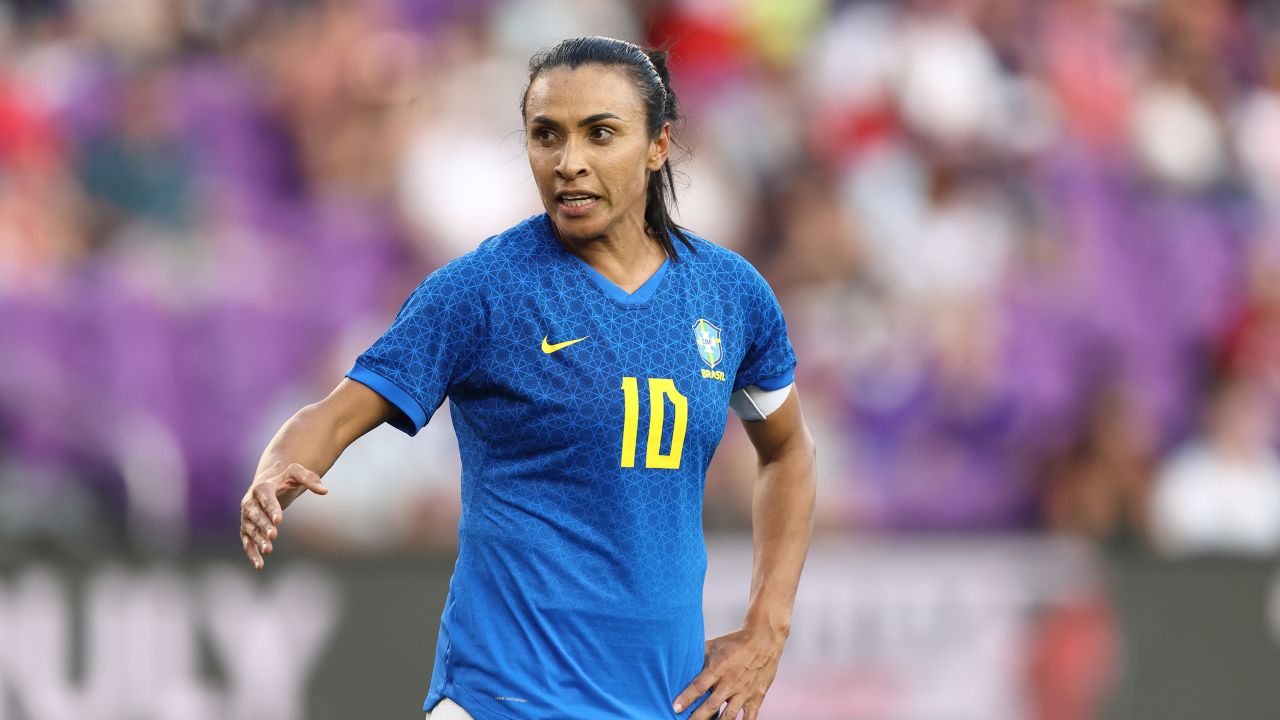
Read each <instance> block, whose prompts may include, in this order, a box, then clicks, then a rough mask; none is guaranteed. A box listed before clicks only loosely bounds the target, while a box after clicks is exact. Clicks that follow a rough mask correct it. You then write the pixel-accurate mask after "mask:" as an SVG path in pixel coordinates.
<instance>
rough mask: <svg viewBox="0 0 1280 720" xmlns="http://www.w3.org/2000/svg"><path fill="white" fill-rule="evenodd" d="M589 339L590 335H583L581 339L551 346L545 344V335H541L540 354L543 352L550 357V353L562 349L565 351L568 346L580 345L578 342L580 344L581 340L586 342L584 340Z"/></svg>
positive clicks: (547, 343)
mask: <svg viewBox="0 0 1280 720" xmlns="http://www.w3.org/2000/svg"><path fill="white" fill-rule="evenodd" d="M589 337H591V336H590V335H583V336H582V337H580V338H578V339H577V340H565V341H564V342H559V343H556V344H554V345H552V344H551V343H549V342H547V336H546V335H543V336H542V352H544V353H546V354H548V355H550V354H551V353H553V352H555V351H557V350H563V349H565V348H567V347H569V346H570V345H572V344H574V343H580V342H582V341H583V340H586V339H587V338H589Z"/></svg>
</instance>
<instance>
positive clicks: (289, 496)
mask: <svg viewBox="0 0 1280 720" xmlns="http://www.w3.org/2000/svg"><path fill="white" fill-rule="evenodd" d="M307 490H310V491H311V492H313V493H315V494H317V495H326V494H328V492H329V488H327V487H325V486H324V483H322V482H320V476H319V475H317V474H315V473H314V472H312V471H310V470H308V469H306V468H305V467H303V466H301V465H299V464H298V463H291V464H290V465H289V466H288V467H286V468H285V469H284V470H283V471H281V472H278V473H268V474H264V475H262V476H259V477H257V478H255V479H254V481H253V484H252V485H250V486H249V489H248V491H246V492H245V494H244V498H243V499H242V500H241V501H240V544H241V545H242V546H244V554H245V555H246V556H247V557H248V558H249V562H251V563H253V567H254V569H257V570H261V569H262V566H263V560H262V558H263V556H264V555H269V554H271V541H272V540H275V538H276V535H278V534H279V530H278V528H279V526H280V523H282V522H284V509H285V508H287V507H289V503H291V502H293V500H294V498H296V497H298V496H299V495H301V494H302V493H303V492H305V491H307Z"/></svg>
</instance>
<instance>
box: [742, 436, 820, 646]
mask: <svg viewBox="0 0 1280 720" xmlns="http://www.w3.org/2000/svg"><path fill="white" fill-rule="evenodd" d="M814 495H815V479H814V450H813V443H812V441H811V440H809V438H808V437H807V434H806V436H804V437H802V438H797V441H796V442H795V447H793V448H789V449H788V451H787V452H786V453H785V454H783V455H781V456H779V457H778V458H777V459H776V460H774V461H773V462H771V463H767V464H762V465H761V466H760V477H759V479H758V480H757V481H756V487H755V493H754V497H753V498H752V510H751V515H752V532H753V536H754V544H755V562H754V568H753V571H752V576H751V595H750V600H749V602H748V605H747V617H746V624H747V625H760V626H763V627H767V628H768V629H770V630H771V631H773V632H775V633H781V634H782V635H784V636H785V635H786V634H787V633H789V632H790V631H791V610H792V606H793V605H794V604H795V596H796V587H797V585H799V583H800V571H801V570H802V569H803V568H804V560H805V556H806V555H807V554H808V552H809V538H810V536H811V535H812V533H813V504H814Z"/></svg>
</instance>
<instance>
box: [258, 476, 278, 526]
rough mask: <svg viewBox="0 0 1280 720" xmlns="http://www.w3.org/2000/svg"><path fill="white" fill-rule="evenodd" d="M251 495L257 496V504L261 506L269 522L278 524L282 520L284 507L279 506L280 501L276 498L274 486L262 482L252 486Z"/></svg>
mask: <svg viewBox="0 0 1280 720" xmlns="http://www.w3.org/2000/svg"><path fill="white" fill-rule="evenodd" d="M253 495H254V497H255V498H257V500H258V505H259V506H261V507H262V510H263V512H265V513H266V515H267V518H268V519H269V520H271V524H273V525H279V524H280V523H282V522H284V508H282V507H280V501H279V500H278V499H276V493H275V490H274V488H270V487H267V485H266V484H262V485H259V486H257V487H256V488H254V491H253Z"/></svg>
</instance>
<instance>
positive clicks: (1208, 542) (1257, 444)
mask: <svg viewBox="0 0 1280 720" xmlns="http://www.w3.org/2000/svg"><path fill="white" fill-rule="evenodd" d="M1275 421H1276V412H1275V406H1274V404H1273V403H1272V402H1271V399H1270V398H1269V397H1268V396H1267V395H1266V394H1265V393H1263V392H1261V388H1259V387H1258V385H1257V384H1256V383H1252V382H1248V381H1240V380H1226V381H1224V382H1222V383H1221V385H1220V386H1219V387H1218V388H1217V389H1216V390H1215V392H1214V394H1213V396H1212V398H1211V400H1210V406H1209V415H1208V419H1207V422H1206V427H1205V430H1204V433H1203V434H1202V435H1201V436H1200V437H1198V438H1196V439H1195V440H1193V441H1191V442H1190V443H1189V444H1187V445H1186V446H1185V447H1183V448H1182V449H1180V450H1179V451H1178V452H1176V453H1175V454H1174V455H1173V456H1172V457H1170V458H1169V459H1168V460H1167V461H1166V463H1165V464H1164V466H1163V467H1162V468H1161V469H1160V471H1159V473H1158V476H1157V479H1156V485H1155V492H1154V494H1153V497H1152V501H1151V530H1152V534H1153V537H1154V539H1155V542H1156V544H1157V546H1158V547H1159V548H1160V549H1161V550H1163V551H1164V552H1166V553H1168V554H1171V555H1188V554H1199V553H1231V554H1244V555H1260V554H1268V553H1273V552H1275V551H1276V550H1280V453H1277V451H1276V449H1275V447H1274V444H1273V443H1274V441H1275V429H1276V423H1275Z"/></svg>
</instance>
